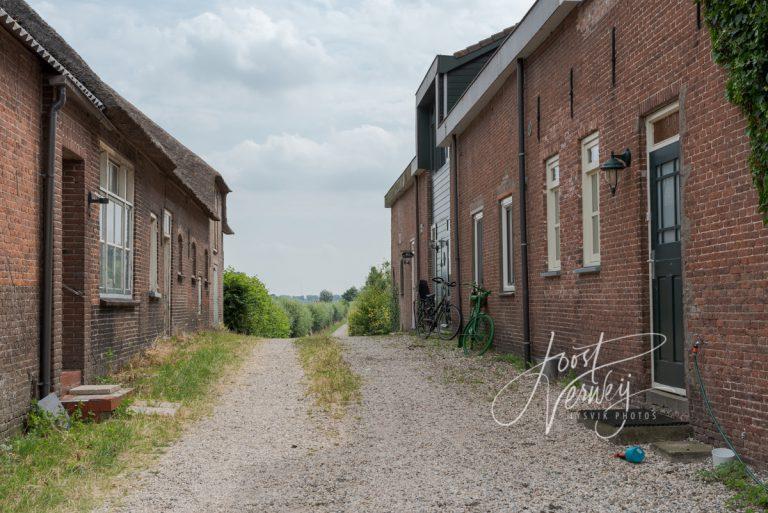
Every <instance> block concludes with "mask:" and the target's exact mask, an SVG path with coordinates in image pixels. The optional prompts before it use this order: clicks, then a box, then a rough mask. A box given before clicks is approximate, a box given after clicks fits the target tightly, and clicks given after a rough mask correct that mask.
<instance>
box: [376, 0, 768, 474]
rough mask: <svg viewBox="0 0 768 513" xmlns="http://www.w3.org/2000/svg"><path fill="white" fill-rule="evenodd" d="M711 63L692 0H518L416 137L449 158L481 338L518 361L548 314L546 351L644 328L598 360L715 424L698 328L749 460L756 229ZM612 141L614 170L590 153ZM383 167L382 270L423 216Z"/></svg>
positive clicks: (739, 126)
mask: <svg viewBox="0 0 768 513" xmlns="http://www.w3.org/2000/svg"><path fill="white" fill-rule="evenodd" d="M638 12H642V13H643V15H642V16H638V15H637V13H638ZM725 78H726V77H725V73H724V71H723V70H722V69H720V68H719V67H718V66H717V65H715V64H714V63H713V61H712V57H711V45H710V38H709V32H708V30H707V28H706V27H702V21H701V13H700V12H699V10H698V7H697V5H696V3H694V2H678V1H676V0H641V1H637V2H621V1H618V0H570V1H569V0H566V1H556V0H538V1H537V2H536V3H535V4H534V6H533V7H532V8H531V9H530V11H529V12H528V13H527V14H526V16H525V17H524V18H523V19H522V20H521V22H520V23H519V24H518V25H517V26H516V27H515V29H514V30H513V31H511V33H509V34H508V35H507V36H506V38H505V39H504V41H503V43H502V44H501V45H500V46H499V47H498V49H497V50H496V51H495V52H494V53H493V56H492V57H491V58H490V59H489V60H488V62H487V64H486V65H485V66H484V67H483V68H482V70H480V71H479V73H478V74H477V76H476V77H475V79H474V80H473V81H472V83H471V84H469V86H468V87H467V89H466V91H465V92H464V93H463V95H462V96H461V97H460V98H459V99H458V100H457V102H456V103H455V104H454V106H453V107H452V108H451V109H450V110H449V111H447V112H446V115H445V118H444V119H443V121H442V122H440V123H438V124H437V126H436V127H435V132H436V134H435V142H436V145H437V146H440V147H444V148H450V149H451V150H450V151H451V154H452V155H454V156H455V157H454V158H453V159H452V160H451V196H452V198H453V199H452V203H453V204H455V205H456V208H454V209H453V210H452V213H451V224H452V226H454V227H457V229H456V230H454V231H453V233H452V234H451V240H452V245H453V248H454V250H453V253H452V258H453V260H454V261H455V262H457V263H458V265H456V266H455V268H454V269H453V270H452V271H453V272H452V275H451V279H455V280H457V281H464V282H467V281H472V280H474V279H477V280H479V281H481V282H482V283H483V284H484V285H485V287H486V288H488V289H489V290H491V292H492V295H491V297H490V298H489V301H488V305H487V309H488V312H489V313H490V314H491V315H492V316H493V318H494V320H495V322H496V336H495V340H494V345H495V347H496V348H497V350H503V351H509V352H515V353H518V354H520V355H525V354H526V351H529V352H530V355H531V357H532V360H534V361H535V360H536V359H537V358H541V357H543V356H544V354H545V351H546V349H547V344H548V341H549V337H550V333H551V332H553V331H554V332H555V333H556V339H555V340H556V342H555V349H556V350H557V351H566V352H568V351H572V349H571V348H572V347H573V346H574V345H579V344H588V343H595V342H596V341H597V339H598V337H599V336H600V333H603V332H604V333H605V337H606V338H613V337H619V336H626V335H632V334H639V333H647V332H654V333H662V334H664V335H665V336H666V337H667V338H668V342H667V343H666V344H665V345H664V346H662V347H661V348H659V349H657V350H655V351H652V350H651V349H652V348H651V342H650V341H649V339H648V338H639V337H635V338H631V339H627V340H626V341H624V342H622V343H621V344H609V345H607V346H606V347H605V348H604V354H603V356H602V358H604V360H605V361H613V360H617V359H621V358H623V357H629V356H634V355H640V354H642V353H644V352H646V353H649V354H646V355H645V356H643V357H641V358H635V359H633V360H631V361H628V362H625V363H624V364H622V365H620V366H617V367H614V369H613V370H614V376H615V378H616V379H620V378H628V377H629V375H630V374H631V376H632V377H631V379H632V383H633V388H634V389H635V390H642V389H650V390H649V391H648V392H647V393H646V394H643V395H642V396H639V397H638V399H639V400H641V401H642V402H644V403H646V404H655V405H661V406H664V407H666V408H669V409H671V410H673V411H675V412H677V414H678V415H680V416H681V417H683V418H687V419H689V420H690V422H691V424H692V425H693V427H694V430H695V433H696V435H697V437H698V438H700V439H702V440H705V441H710V442H716V441H719V435H718V434H717V432H716V431H715V429H714V426H713V424H712V422H711V421H710V419H709V418H708V416H707V415H706V413H705V412H704V410H703V405H702V402H701V397H700V394H699V391H698V383H697V382H696V380H695V378H694V375H693V370H692V362H691V360H690V356H689V353H690V349H691V346H692V344H693V342H694V341H695V340H696V339H697V338H701V339H702V340H703V341H704V348H703V350H702V352H701V356H700V362H701V367H702V372H703V379H704V381H705V383H706V384H707V386H708V392H709V395H710V399H711V400H712V403H713V407H714V410H715V414H716V415H717V416H718V417H719V419H720V420H721V422H722V423H723V425H724V426H725V428H726V430H727V431H728V432H729V433H730V435H731V437H732V438H733V439H734V442H735V444H736V446H737V448H738V449H739V450H740V451H742V452H743V453H744V454H745V455H746V456H747V457H748V458H749V459H750V460H752V461H755V462H759V463H762V464H766V463H768V449H766V447H765V445H764V444H761V442H762V440H764V439H766V437H768V347H766V346H765V344H764V343H763V342H764V341H765V338H766V336H767V335H768V309H767V308H766V305H768V288H767V287H766V285H768V229H766V228H765V226H764V225H763V223H762V220H761V217H760V215H759V214H758V213H757V209H756V207H757V194H756V192H755V191H754V189H753V187H752V183H751V176H750V173H749V169H748V162H747V161H748V157H749V153H750V150H749V140H748V138H747V136H746V134H745V126H746V124H745V121H744V119H743V116H742V115H741V114H740V113H739V111H738V109H737V108H736V107H734V106H733V105H731V104H730V103H729V102H728V101H727V100H726V98H725ZM439 81H440V77H439V76H437V77H436V79H435V83H436V84H439ZM417 129H418V127H417ZM521 129H522V130H521ZM521 131H522V133H521ZM625 149H628V150H629V154H628V155H627V156H631V159H629V158H626V156H625V157H624V159H623V160H624V162H619V164H628V165H626V168H625V169H621V170H618V171H617V172H616V173H615V175H614V174H611V173H609V172H608V171H607V170H603V169H601V164H607V163H608V162H607V161H608V160H609V159H611V156H612V153H615V154H616V155H617V156H619V157H621V156H622V155H623V154H624V151H625ZM417 151H418V148H417ZM613 162H614V163H616V161H613ZM416 167H417V169H414V170H413V171H412V173H411V174H421V175H423V174H428V172H429V171H428V170H426V169H425V170H421V169H418V166H416ZM619 167H621V166H619ZM521 174H523V180H524V181H521ZM427 180H428V179H427ZM400 183H402V184H403V186H404V187H397V183H396V184H395V186H393V187H394V189H395V190H394V191H390V193H389V194H388V198H390V199H388V201H387V204H388V206H390V207H391V208H392V221H393V224H392V232H393V233H392V236H393V252H392V258H393V269H394V271H395V279H396V280H400V279H401V278H400V277H399V276H398V271H399V269H400V267H399V265H398V260H399V259H400V258H401V250H402V248H401V247H400V246H398V247H397V248H396V247H395V245H394V241H395V233H396V232H397V233H399V232H403V233H407V232H408V230H409V229H411V230H412V229H413V227H414V226H415V225H416V224H419V225H420V224H424V225H426V226H429V224H430V222H431V220H430V219H429V217H428V212H429V209H428V208H424V209H422V210H420V211H419V215H420V216H421V218H420V219H419V220H418V221H415V220H409V219H407V218H408V217H409V216H411V215H415V212H413V207H412V206H411V205H410V204H409V202H412V199H413V194H412V193H410V194H408V193H406V192H407V185H408V180H404V179H402V178H401V180H400ZM521 183H524V184H525V186H524V188H523V190H522V191H521V189H520V184H521ZM401 189H402V190H403V192H398V191H400V190H401ZM393 198H396V199H394V200H393ZM523 213H524V214H525V216H523V215H521V214H523ZM523 228H524V229H525V231H523ZM478 233H479V234H480V236H477V234H478ZM526 251H527V258H526V255H525V254H524V252H526ZM425 256H426V255H425ZM430 269H431V268H430ZM420 272H421V271H420ZM428 276H429V273H428V274H426V275H425V274H418V276H416V277H415V278H414V279H416V280H418V279H426V278H428ZM466 296H467V291H466V290H462V291H461V297H462V310H463V312H465V313H466V312H467V311H468V308H469V305H468V302H467V297H466ZM409 299H410V298H409V297H408V296H402V298H401V300H402V301H406V300H409ZM526 303H527V306H528V310H529V313H528V315H526V314H525V311H526V308H525V307H526ZM527 343H529V344H527Z"/></svg>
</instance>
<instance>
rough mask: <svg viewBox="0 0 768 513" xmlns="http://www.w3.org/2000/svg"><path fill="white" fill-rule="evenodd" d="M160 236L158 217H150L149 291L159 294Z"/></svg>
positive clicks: (153, 215)
mask: <svg viewBox="0 0 768 513" xmlns="http://www.w3.org/2000/svg"><path fill="white" fill-rule="evenodd" d="M159 236H160V233H159V230H158V227H157V216H156V215H155V214H150V215H149V291H150V292H157V291H158V290H159V284H158V279H157V245H158V237H159Z"/></svg>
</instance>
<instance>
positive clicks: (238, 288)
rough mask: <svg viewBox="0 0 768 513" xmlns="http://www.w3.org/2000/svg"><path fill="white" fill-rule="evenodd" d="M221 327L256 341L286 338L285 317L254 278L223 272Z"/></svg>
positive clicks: (286, 318)
mask: <svg viewBox="0 0 768 513" xmlns="http://www.w3.org/2000/svg"><path fill="white" fill-rule="evenodd" d="M224 324H225V325H226V326H227V328H229V329H230V330H232V331H235V332H237V333H244V334H246V335H256V336H260V337H275V338H285V337H288V336H289V335H290V332H291V322H290V319H289V318H288V314H287V313H286V311H285V310H284V309H283V307H282V306H281V305H280V304H278V302H277V300H275V299H274V298H272V297H270V296H269V291H267V288H266V287H265V286H264V284H263V283H261V281H260V280H259V279H258V278H257V277H255V276H248V275H247V274H245V273H240V272H236V271H235V270H234V269H232V268H228V269H227V270H226V271H224Z"/></svg>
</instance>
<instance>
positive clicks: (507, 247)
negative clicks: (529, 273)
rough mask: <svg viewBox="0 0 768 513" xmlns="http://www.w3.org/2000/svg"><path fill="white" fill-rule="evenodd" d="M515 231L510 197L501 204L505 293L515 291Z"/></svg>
mask: <svg viewBox="0 0 768 513" xmlns="http://www.w3.org/2000/svg"><path fill="white" fill-rule="evenodd" d="M513 230H514V213H513V211H512V198H511V197H509V198H506V199H504V200H502V202H501V244H502V248H501V270H502V282H501V285H502V290H503V291H504V292H513V291H514V290H515V272H514V271H515V269H514V235H513Z"/></svg>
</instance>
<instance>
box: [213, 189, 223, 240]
mask: <svg viewBox="0 0 768 513" xmlns="http://www.w3.org/2000/svg"><path fill="white" fill-rule="evenodd" d="M215 203H216V205H215V208H216V216H217V217H218V218H219V219H221V217H222V211H221V195H220V194H219V193H218V192H217V193H216V196H215ZM220 238H221V221H220V220H219V221H213V252H214V253H218V251H219V239H220Z"/></svg>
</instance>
